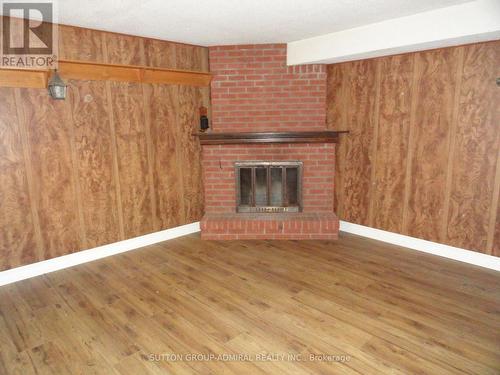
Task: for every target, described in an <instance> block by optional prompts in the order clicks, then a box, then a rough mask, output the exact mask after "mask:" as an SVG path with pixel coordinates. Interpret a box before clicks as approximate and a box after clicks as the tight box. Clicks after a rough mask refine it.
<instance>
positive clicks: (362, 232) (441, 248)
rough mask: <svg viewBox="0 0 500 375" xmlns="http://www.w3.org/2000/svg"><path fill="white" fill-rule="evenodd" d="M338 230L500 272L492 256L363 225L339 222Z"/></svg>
mask: <svg viewBox="0 0 500 375" xmlns="http://www.w3.org/2000/svg"><path fill="white" fill-rule="evenodd" d="M340 230H341V231H343V232H347V233H352V234H357V235H359V236H363V237H368V238H372V239H374V240H379V241H383V242H387V243H391V244H393V245H398V246H403V247H407V248H409V249H413V250H417V251H423V252H424V253H429V254H434V255H439V256H441V257H445V258H450V259H454V260H458V261H460V262H465V263H469V264H474V265H476V266H480V267H485V268H489V269H492V270H495V271H500V258H499V257H495V256H492V255H487V254H482V253H477V252H475V251H470V250H465V249H461V248H459V247H453V246H448V245H443V244H440V243H437V242H431V241H426V240H421V239H419V238H415V237H410V236H405V235H403V234H397V233H393V232H387V231H385V230H380V229H375V228H370V227H365V226H363V225H358V224H353V223H348V222H347V221H342V220H341V221H340Z"/></svg>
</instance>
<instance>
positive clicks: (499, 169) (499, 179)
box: [486, 134, 500, 256]
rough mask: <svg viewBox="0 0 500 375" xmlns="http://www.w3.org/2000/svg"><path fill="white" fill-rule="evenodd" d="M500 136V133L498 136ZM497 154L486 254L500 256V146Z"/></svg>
mask: <svg viewBox="0 0 500 375" xmlns="http://www.w3.org/2000/svg"><path fill="white" fill-rule="evenodd" d="M498 138H500V134H499V136H498ZM497 153H498V156H497V165H496V173H495V181H494V187H493V196H492V201H491V209H490V215H489V216H490V220H489V225H488V236H487V239H486V254H489V255H495V256H500V249H494V248H493V246H494V242H495V232H496V229H497V228H496V223H497V221H498V220H500V218H499V217H498V212H499V205H500V147H499V149H498V152H497ZM495 250H497V251H498V254H497V253H495Z"/></svg>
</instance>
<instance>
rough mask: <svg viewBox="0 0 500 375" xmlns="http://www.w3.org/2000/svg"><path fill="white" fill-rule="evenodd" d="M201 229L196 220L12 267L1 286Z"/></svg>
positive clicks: (3, 275)
mask: <svg viewBox="0 0 500 375" xmlns="http://www.w3.org/2000/svg"><path fill="white" fill-rule="evenodd" d="M199 231H200V222H195V223H191V224H186V225H181V226H179V227H175V228H171V229H166V230H162V231H160V232H155V233H150V234H146V235H144V236H140V237H134V238H130V239H128V240H124V241H120V242H114V243H111V244H109V245H104V246H99V247H94V248H93V249H88V250H83V251H79V252H77V253H72V254H68V255H63V256H60V257H57V258H52V259H48V260H44V261H41V262H37V263H33V264H28V265H26V266H21V267H16V268H12V269H10V270H7V271H2V272H0V286H2V285H6V284H10V283H13V282H16V281H20V280H24V279H29V278H30V277H35V276H39V275H43V274H45V273H49V272H54V271H58V270H61V269H63V268H68V267H72V266H76V265H78V264H82V263H86V262H90V261H93V260H96V259H101V258H106V257H109V256H111V255H115V254H119V253H124V252H126V251H130V250H135V249H138V248H141V247H144V246H148V245H152V244H155V243H158V242H162V241H166V240H170V239H172V238H177V237H181V236H185V235H187V234H191V233H196V232H199Z"/></svg>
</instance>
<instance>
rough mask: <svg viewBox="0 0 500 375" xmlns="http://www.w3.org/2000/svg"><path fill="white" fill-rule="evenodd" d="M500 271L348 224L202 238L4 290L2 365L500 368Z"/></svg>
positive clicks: (166, 369) (298, 370)
mask: <svg viewBox="0 0 500 375" xmlns="http://www.w3.org/2000/svg"><path fill="white" fill-rule="evenodd" d="M499 281H500V274H498V273H497V272H494V271H490V270H486V269H481V268H479V267H474V266H469V265H465V264H461V263H459V262H455V261H451V260H447V259H443V258H439V257H435V256H432V255H429V254H423V253H418V252H413V251H409V250H407V249H403V248H398V247H397V246H393V245H388V244H384V243H381V242H377V241H373V240H369V239H366V238H361V237H357V236H354V235H348V234H345V233H342V234H341V235H340V239H339V240H338V241H257V240H254V241H225V242H217V241H201V240H200V238H199V235H190V236H185V237H181V238H177V239H174V240H171V241H167V242H164V243H160V244H156V245H152V246H148V247H145V248H143V249H138V250H136V251H133V252H128V253H124V254H119V255H116V256H113V257H109V258H105V259H101V260H98V261H94V262H91V263H87V264H83V265H80V266H76V267H73V268H70V269H66V270H61V271H57V272H53V273H50V274H47V275H44V276H41V277H38V278H33V279H29V280H24V281H22V282H19V283H16V284H11V285H7V286H4V287H1V288H0V346H1V350H0V372H1V373H2V374H3V373H6V374H9V375H10V374H23V375H24V374H31V373H36V374H49V373H50V374H55V373H81V374H112V375H120V374H130V373H141V374H163V373H173V374H220V373H224V374H269V373H272V374H311V373H314V374H372V373H373V374H375V373H392V374H408V373H412V374H461V373H466V374H481V375H483V374H496V373H498V368H500V355H499V354H498V353H499V350H498V348H499V347H500V334H499V333H498V329H497V328H498V326H499V325H500V312H499V309H498V306H499V305H500V293H499V291H500V290H499V285H500V283H499ZM165 354H176V355H183V356H184V357H183V358H178V359H177V360H175V361H174V360H172V358H170V359H168V358H166V357H165V356H164V355H165ZM188 354H191V355H193V354H204V355H212V356H214V357H216V356H218V355H222V356H225V357H221V358H226V360H195V361H194V360H188V359H187V357H186V355H188ZM241 354H243V355H247V358H249V359H248V360H227V358H229V356H231V355H232V356H237V355H241ZM266 354H267V355H269V357H267V358H268V360H262V358H264V357H263V356H264V355H266ZM280 354H281V355H284V356H285V357H283V358H281V359H280V360H276V359H275V360H269V359H270V358H272V355H275V356H276V355H280ZM162 355H163V357H162ZM258 355H260V356H261V360H257V358H258V357H257V356H258ZM313 355H316V356H318V355H320V356H321V355H334V356H335V355H336V356H343V357H338V358H337V360H332V359H331V358H330V359H329V360H319V358H320V357H316V360H311V358H312V357H311V356H313ZM288 356H290V357H288ZM293 356H295V358H293ZM299 356H300V358H301V360H297V358H299ZM233 358H234V357H233ZM275 358H277V357H275ZM341 358H343V360H340V359H341ZM346 358H347V360H346Z"/></svg>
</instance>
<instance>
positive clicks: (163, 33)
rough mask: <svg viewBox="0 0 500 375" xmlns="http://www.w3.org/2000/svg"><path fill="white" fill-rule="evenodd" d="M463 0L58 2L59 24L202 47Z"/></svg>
mask: <svg viewBox="0 0 500 375" xmlns="http://www.w3.org/2000/svg"><path fill="white" fill-rule="evenodd" d="M465 2H468V0H175V1H174V0H143V1H139V0H83V1H82V0H61V1H59V22H60V23H62V24H68V25H75V26H82V27H88V28H94V29H100V30H107V31H114V32H120V33H124V34H132V35H140V36H146V37H152V38H158V39H165V40H172V41H178V42H184V43H191V44H197V45H203V46H211V45H223V44H251V43H278V42H280V43H285V42H291V41H295V40H299V39H304V38H309V37H312V36H316V35H322V34H327V33H332V32H335V31H339V30H345V29H350V28H353V27H357V26H362V25H367V24H371V23H374V22H379V21H383V20H387V19H391V18H396V17H402V16H407V15H412V14H415V13H420V12H424V11H428V10H432V9H437V8H442V7H446V6H450V5H455V4H460V3H465Z"/></svg>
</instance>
